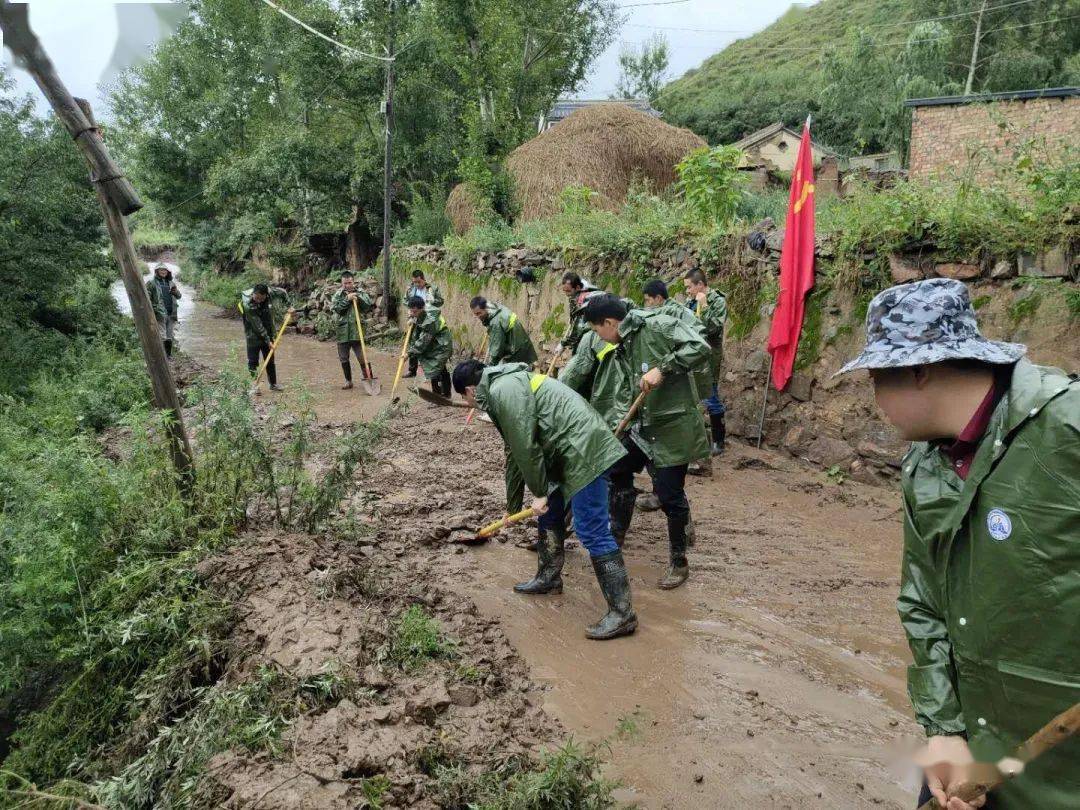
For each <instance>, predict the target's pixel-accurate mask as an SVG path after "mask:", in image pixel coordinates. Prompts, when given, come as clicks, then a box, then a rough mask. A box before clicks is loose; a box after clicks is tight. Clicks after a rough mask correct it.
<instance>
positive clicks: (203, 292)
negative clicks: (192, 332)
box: [192, 265, 270, 311]
mask: <svg viewBox="0 0 1080 810" xmlns="http://www.w3.org/2000/svg"><path fill="white" fill-rule="evenodd" d="M193 275H194V277H193V278H192V281H193V283H194V284H195V286H196V287H197V288H198V290H199V297H200V298H202V299H203V300H205V301H209V302H210V303H212V304H215V305H217V306H219V307H221V308H222V309H225V310H230V311H232V310H235V309H236V305H237V303H239V301H240V294H241V293H242V292H243V291H244V290H247V289H250V288H252V287H254V286H255V285H256V284H269V283H270V277H269V276H267V275H266V273H264V272H262V271H261V270H259V269H258V268H255V267H252V266H250V265H249V266H248V267H247V268H246V269H245V270H244V271H243V272H241V273H215V272H214V271H212V270H208V269H201V268H200V269H197V270H196V271H195V273H194V274H193Z"/></svg>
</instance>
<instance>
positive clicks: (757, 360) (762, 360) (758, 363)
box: [743, 349, 769, 372]
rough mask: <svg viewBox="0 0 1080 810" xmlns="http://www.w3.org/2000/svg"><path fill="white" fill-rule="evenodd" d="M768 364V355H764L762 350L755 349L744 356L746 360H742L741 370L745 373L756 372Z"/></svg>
mask: <svg viewBox="0 0 1080 810" xmlns="http://www.w3.org/2000/svg"><path fill="white" fill-rule="evenodd" d="M768 362H769V355H768V354H766V353H765V351H764V350H763V349H755V350H754V351H752V352H750V354H748V355H746V359H745V360H743V369H744V370H745V371H751V372H758V371H761V370H762V369H764V368H765V367H766V365H767V364H768Z"/></svg>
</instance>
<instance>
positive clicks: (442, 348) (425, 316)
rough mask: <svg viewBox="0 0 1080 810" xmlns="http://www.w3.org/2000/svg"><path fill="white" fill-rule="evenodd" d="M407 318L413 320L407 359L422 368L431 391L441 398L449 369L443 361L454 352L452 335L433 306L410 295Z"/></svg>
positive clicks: (447, 389) (446, 392)
mask: <svg viewBox="0 0 1080 810" xmlns="http://www.w3.org/2000/svg"><path fill="white" fill-rule="evenodd" d="M409 317H410V318H412V319H413V324H414V325H413V329H412V337H411V338H410V340H409V359H410V360H411V359H413V358H415V359H416V362H417V363H418V364H419V365H420V366H421V367H422V368H423V369H424V374H426V375H427V378H428V379H429V380H431V390H432V391H434V392H435V393H436V394H441V395H442V396H444V397H447V398H449V396H450V372H449V371H447V369H446V363H447V361H448V360H449V359H450V355H451V354H452V353H453V351H454V337H453V335H451V334H450V327H449V326H447V325H446V318H444V317H443V316H442V313H441V312H440V311H439V309H438V308H437V307H434V306H431V305H430V304H429V305H426V306H425V304H424V299H423V298H421V297H420V296H418V295H414V296H413V297H412V298H410V299H409Z"/></svg>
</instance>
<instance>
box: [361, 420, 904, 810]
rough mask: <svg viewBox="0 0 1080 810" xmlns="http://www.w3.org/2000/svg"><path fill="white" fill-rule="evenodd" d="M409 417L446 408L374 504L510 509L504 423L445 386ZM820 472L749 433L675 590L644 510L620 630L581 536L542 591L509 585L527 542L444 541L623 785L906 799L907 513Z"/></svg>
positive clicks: (639, 792) (704, 496)
mask: <svg viewBox="0 0 1080 810" xmlns="http://www.w3.org/2000/svg"><path fill="white" fill-rule="evenodd" d="M424 413H428V414H430V415H431V419H430V420H424V419H422V414H424ZM409 418H410V419H411V420H420V421H422V422H425V423H426V424H427V425H428V427H427V428H426V429H425V430H424V442H423V443H424V446H425V448H426V450H425V452H424V454H423V455H420V454H417V453H415V452H406V450H405V447H406V445H412V444H415V440H416V438H417V437H416V436H415V435H414V434H413V433H412V431H410V430H401V429H399V430H398V432H397V433H398V435H397V436H396V437H395V439H394V440H393V441H391V442H390V443H389V444H388V445H386V447H385V449H384V450H383V451H382V452H381V453H380V456H381V457H382V460H383V461H385V463H384V464H381V465H379V466H378V468H377V470H376V471H375V473H374V475H373V476H372V478H371V479H370V480H368V481H365V484H364V487H365V489H367V490H368V491H369V492H370V493H379V494H383V495H387V496H389V497H383V498H382V499H381V501H380V503H379V505H376V506H375V513H376V514H377V515H378V516H379V521H380V523H381V524H382V525H393V526H396V527H401V528H400V529H398V528H391V529H384V531H385V532H387V533H388V534H391V535H394V536H398V537H412V538H414V542H415V540H416V539H417V538H419V539H420V540H421V541H423V539H424V538H431V537H432V530H433V529H434V528H435V527H436V526H438V525H440V524H442V523H446V524H449V523H452V522H455V519H456V518H458V517H459V516H460V517H465V518H466V519H469V520H471V519H476V520H480V519H481V518H482V517H490V516H492V515H497V514H498V513H499V510H500V505H501V504H500V501H501V495H502V493H501V482H502V479H501V474H500V465H501V450H500V444H499V441H498V437H497V435H496V434H495V432H494V431H493V430H492V429H491V428H490V427H488V426H479V427H474V428H469V429H466V428H464V426H463V425H462V424H461V420H460V417H457V418H453V417H450V418H446V415H445V414H444V413H442V412H440V411H439V410H438V409H431V408H429V406H427V405H420V406H417V408H416V413H415V414H413V415H410V417H409ZM435 419H437V420H438V421H433V420H435ZM466 431H468V432H466ZM822 479H823V476H821V475H820V474H815V473H812V472H808V471H806V470H803V469H801V468H800V467H798V466H797V465H796V464H795V463H793V462H789V461H786V460H781V459H777V458H775V457H773V456H771V455H770V454H759V453H757V452H755V451H753V450H751V449H749V448H745V449H744V448H736V449H733V451H732V452H731V453H730V454H729V455H728V456H726V457H725V458H724V460H723V461H722V462H720V463H718V465H717V472H716V476H715V477H714V478H713V479H712V480H707V479H693V480H692V482H691V485H690V497H691V502H692V505H693V509H694V514H695V516H696V522H697V529H698V543H697V545H696V546H695V547H694V549H693V550H692V554H691V565H692V567H693V572H694V573H693V576H692V580H691V582H690V585H689V587H687V588H683V589H680V590H678V591H675V592H673V593H664V592H661V591H659V590H657V589H655V588H654V587H653V584H652V583H653V582H654V581H655V580H656V579H657V578H658V577H659V575H660V574H661V572H662V569H663V564H664V560H665V555H666V548H665V543H664V537H665V535H664V533H663V532H664V529H663V523H662V516H660V514H659V513H653V514H642V513H640V512H639V513H638V514H637V515H636V516H635V523H634V526H633V528H632V530H631V534H630V537H629V540H628V549H627V556H628V559H629V562H630V568H631V575H632V582H633V587H634V598H635V601H636V608H637V611H638V614H639V617H640V621H641V627H640V629H639V631H638V633H637V634H636V635H635V636H634V637H632V638H630V639H625V640H620V641H617V642H612V643H607V644H598V643H595V642H590V641H587V640H586V639H585V638H584V636H583V633H582V625H583V624H584V623H585V622H586V621H588V620H591V619H593V618H595V617H596V616H598V615H599V614H600V613H601V612H602V603H601V599H600V595H599V592H598V590H597V588H596V585H595V581H594V579H593V575H592V571H591V567H590V566H589V564H588V560H587V556H586V555H585V553H584V552H583V551H582V550H581V549H576V550H575V551H574V552H573V553H571V554H570V555H569V556H568V560H567V574H566V590H565V593H564V594H563V595H562V596H556V597H539V598H538V597H522V596H518V595H517V594H514V593H513V592H512V590H511V586H512V584H513V583H514V582H515V581H519V580H520V579H523V578H526V576H527V575H528V574H529V573H531V570H532V567H533V566H534V565H535V557H534V556H533V555H532V554H531V553H530V552H527V551H523V550H521V549H519V548H516V547H515V546H514V545H513V544H512V543H509V542H507V543H491V544H489V545H488V546H484V547H480V548H477V549H470V550H469V551H468V552H465V553H460V551H461V550H460V549H447V548H439V547H437V546H436V547H433V549H432V554H433V555H438V556H440V557H442V558H444V560H445V565H446V569H447V572H448V577H447V581H449V583H450V587H453V588H456V589H458V591H459V592H460V593H462V594H465V595H468V596H470V597H471V598H472V599H473V600H474V601H475V602H476V603H477V604H478V605H479V606H480V608H481V610H482V611H483V612H485V613H486V614H488V615H490V616H493V617H498V619H499V621H500V623H501V625H502V627H503V628H505V630H506V633H507V635H508V637H509V639H510V641H511V643H512V644H513V645H514V647H515V648H516V649H517V650H518V651H519V653H520V654H521V655H522V656H523V657H524V658H525V660H526V661H527V662H528V663H529V666H530V668H531V671H532V674H533V677H534V679H536V680H538V681H539V682H541V683H542V684H544V686H545V687H546V692H545V699H544V707H545V709H547V710H548V711H549V712H550V713H551V714H552V715H553V716H555V717H557V718H558V719H560V720H561V721H562V722H563V724H564V725H565V726H566V727H567V728H568V729H570V730H571V731H572V732H574V733H576V734H578V735H579V736H581V737H584V738H586V739H590V740H608V741H610V742H611V746H612V748H611V750H612V756H611V763H612V767H611V773H612V775H614V776H616V777H618V778H620V779H621V780H622V781H623V782H624V783H625V784H626V789H625V790H624V791H622V794H621V798H622V799H623V800H625V801H631V802H634V803H637V804H638V805H639V806H642V807H657V808H660V807H663V808H668V807H670V808H678V807H688V806H691V805H700V806H705V807H731V808H736V807H745V806H747V805H748V804H753V805H754V806H765V807H785V806H787V807H814V806H820V807H825V806H830V805H833V806H834V805H836V804H844V805H845V806H873V805H883V806H887V807H905V806H908V805H909V804H910V803H911V800H912V799H911V791H912V790H913V787H912V786H911V785H907V786H905V785H904V784H903V782H905V781H907V780H905V779H903V778H901V777H900V776H898V775H895V774H893V773H892V772H891V771H890V768H889V764H890V761H891V759H892V753H891V752H892V751H894V750H896V749H897V747H898V745H899V743H900V742H901V740H902V739H903V738H904V737H905V736H911V735H913V734H914V732H915V731H916V729H915V727H914V726H913V724H912V723H911V721H910V720H908V719H907V714H906V711H907V709H906V705H907V701H906V697H905V695H904V681H903V670H904V666H905V655H906V653H905V650H904V648H903V645H902V643H901V638H900V631H899V627H898V624H897V620H896V618H895V611H894V608H893V604H892V602H893V599H894V596H895V593H896V590H897V582H896V571H897V570H898V536H899V529H898V523H897V518H896V515H895V513H894V510H893V506H892V499H891V497H890V496H889V494H888V493H886V492H883V491H878V490H874V489H871V488H863V487H860V486H852V485H850V484H844V485H843V486H842V487H840V486H837V485H835V484H832V483H826V482H825V481H824V480H822ZM640 485H644V481H641V482H640ZM391 493H393V494H391ZM374 497H379V495H374ZM525 535H526V530H518V531H516V532H515V533H514V534H513V537H514V538H523V537H524V536H525ZM437 567H438V566H437ZM455 574H456V576H455Z"/></svg>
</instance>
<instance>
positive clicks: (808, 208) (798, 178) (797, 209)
mask: <svg viewBox="0 0 1080 810" xmlns="http://www.w3.org/2000/svg"><path fill="white" fill-rule="evenodd" d="M813 286H814V156H813V154H812V152H811V149H810V119H809V118H807V119H806V124H805V125H804V126H803V134H802V141H800V142H799V155H798V157H797V158H796V159H795V174H794V175H793V176H792V178H791V195H790V196H789V198H788V213H787V227H786V230H785V231H784V246H783V248H781V250H780V295H778V296H777V299H776V312H775V313H773V319H772V329H771V330H770V331H769V345H768V349H769V354H771V355H772V358H773V362H772V380H773V385H774V386H776V390H778V391H781V390H783V388H784V386H786V385H787V384H788V381H789V380H790V379H791V370H792V368H793V367H794V365H795V352H796V350H797V349H798V348H799V333H800V332H802V323H803V308H804V307H805V304H806V294H807V293H808V292H809V291H810V289H811V288H812V287H813Z"/></svg>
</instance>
